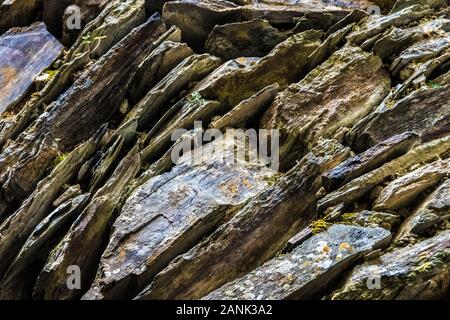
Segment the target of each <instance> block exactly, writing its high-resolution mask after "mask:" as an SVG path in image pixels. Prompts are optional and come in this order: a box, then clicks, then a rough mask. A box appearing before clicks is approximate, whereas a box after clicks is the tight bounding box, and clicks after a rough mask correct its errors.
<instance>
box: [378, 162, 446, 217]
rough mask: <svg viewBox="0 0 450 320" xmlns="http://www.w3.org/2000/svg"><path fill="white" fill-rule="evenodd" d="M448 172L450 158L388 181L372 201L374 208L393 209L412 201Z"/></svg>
mask: <svg viewBox="0 0 450 320" xmlns="http://www.w3.org/2000/svg"><path fill="white" fill-rule="evenodd" d="M449 174H450V159H445V160H438V161H435V162H432V163H430V164H428V165H425V166H423V167H420V168H418V169H417V170H414V171H412V172H410V173H408V174H406V175H404V176H402V177H400V178H398V179H396V180H394V181H392V182H391V183H389V184H388V185H387V186H386V187H385V188H384V189H383V191H382V192H381V194H380V195H379V197H378V198H377V200H376V201H375V203H374V206H373V208H374V209H375V210H389V211H394V210H398V209H400V208H402V207H405V206H407V205H408V204H410V203H412V202H414V201H415V200H416V199H417V196H418V195H420V194H421V193H422V192H424V191H425V190H427V189H429V188H431V187H433V186H435V185H437V183H438V182H439V181H440V180H441V179H442V178H444V177H445V176H448V175H449Z"/></svg>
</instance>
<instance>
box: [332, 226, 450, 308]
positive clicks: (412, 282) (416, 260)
mask: <svg viewBox="0 0 450 320" xmlns="http://www.w3.org/2000/svg"><path fill="white" fill-rule="evenodd" d="M449 262H450V230H446V231H443V232H442V233H440V234H438V235H436V236H434V237H433V238H431V239H428V240H424V241H421V242H419V243H417V244H415V245H413V246H409V247H406V248H402V249H397V250H394V251H392V252H389V253H385V254H384V255H382V256H381V257H380V258H379V262H377V263H373V262H368V263H365V264H363V265H361V266H358V267H356V268H355V270H354V271H353V273H352V274H351V276H350V278H349V279H348V280H347V281H346V283H345V285H344V286H343V287H342V288H341V289H339V290H337V291H336V292H335V293H334V294H333V296H332V299H334V300H347V299H348V300H353V299H359V300H369V299H377V300H394V299H396V300H410V299H419V300H420V299H440V298H444V297H445V295H446V294H447V292H448V289H449V286H450V269H449Z"/></svg>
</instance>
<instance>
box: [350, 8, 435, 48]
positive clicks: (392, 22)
mask: <svg viewBox="0 0 450 320" xmlns="http://www.w3.org/2000/svg"><path fill="white" fill-rule="evenodd" d="M433 13H434V10H433V9H430V8H429V7H427V6H423V5H419V4H418V5H412V6H408V7H406V8H404V9H401V10H399V11H397V12H394V13H391V14H389V15H387V16H377V15H372V16H369V17H368V18H366V19H364V20H362V21H361V23H360V25H359V26H358V28H355V30H354V31H353V32H352V33H350V34H349V36H348V40H349V41H350V42H351V43H354V44H356V45H362V44H363V43H364V41H367V40H368V39H370V38H373V37H375V36H377V35H380V34H382V33H383V32H384V31H385V30H387V29H388V28H390V27H399V26H402V25H407V24H409V23H410V22H413V21H417V20H419V19H421V18H424V17H427V16H430V15H432V14H433Z"/></svg>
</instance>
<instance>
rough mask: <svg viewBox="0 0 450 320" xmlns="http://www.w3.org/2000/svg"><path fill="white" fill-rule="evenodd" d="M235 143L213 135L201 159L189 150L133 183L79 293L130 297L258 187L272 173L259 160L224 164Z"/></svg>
mask: <svg viewBox="0 0 450 320" xmlns="http://www.w3.org/2000/svg"><path fill="white" fill-rule="evenodd" d="M235 148H244V146H243V145H235V142H234V140H233V139H230V138H228V137H226V138H222V139H219V140H215V141H214V142H213V143H211V144H208V145H205V146H204V150H203V157H202V159H203V161H200V162H199V163H198V164H196V163H191V161H192V154H188V155H185V156H183V158H181V159H180V160H179V161H178V163H177V165H176V166H175V167H174V168H173V169H172V171H170V172H169V173H166V174H163V175H161V176H157V177H155V178H153V179H150V180H149V181H148V182H146V183H144V184H143V185H141V186H140V187H139V188H137V189H136V190H135V191H134V192H133V194H132V195H131V196H130V197H129V199H128V200H127V202H126V204H125V206H124V207H123V209H122V212H121V214H120V216H119V218H118V219H117V220H116V222H115V223H114V226H113V233H112V236H111V240H110V242H109V244H108V247H107V249H106V251H105V253H104V254H103V257H102V260H101V264H100V269H99V271H98V273H97V279H96V281H95V282H94V284H93V286H92V288H91V290H90V291H89V292H88V293H87V294H86V295H85V297H84V298H86V299H115V298H117V297H121V296H128V297H129V298H132V297H134V295H136V294H138V293H139V292H140V291H141V290H142V289H143V288H144V287H145V285H146V284H147V283H148V282H149V281H150V280H151V279H152V278H153V277H154V276H155V275H156V274H157V273H158V272H159V271H161V270H162V269H163V268H164V267H165V266H166V265H167V264H168V263H169V262H170V260H172V259H173V258H175V257H176V256H177V255H179V254H181V253H183V252H185V251H187V250H189V249H190V248H191V247H193V246H194V245H195V244H196V242H197V241H199V240H200V239H201V238H202V237H204V236H205V235H207V234H208V233H209V232H211V231H212V230H214V228H215V227H216V226H217V224H218V222H219V221H221V220H222V219H223V218H224V217H227V218H228V217H231V215H232V212H233V211H234V210H235V209H236V207H239V206H241V205H243V204H244V203H245V202H247V201H248V200H249V199H251V198H253V197H254V196H256V195H257V194H258V193H260V192H261V191H262V190H264V189H265V188H266V187H267V185H268V183H267V181H266V180H268V179H270V177H271V176H272V175H273V174H274V172H273V171H271V170H270V169H268V168H265V167H264V166H263V163H262V162H260V161H259V160H257V161H256V162H255V163H252V164H251V165H250V164H248V163H245V162H242V163H240V162H238V163H235V164H227V163H224V158H225V157H227V155H232V154H233V153H234V150H235ZM249 152H251V153H253V152H256V150H250V151H249ZM255 157H257V155H256V154H255ZM136 250H138V252H139V253H138V254H136Z"/></svg>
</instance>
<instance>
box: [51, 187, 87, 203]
mask: <svg viewBox="0 0 450 320" xmlns="http://www.w3.org/2000/svg"><path fill="white" fill-rule="evenodd" d="M81 192H82V191H81V187H80V185H79V184H77V185H74V186H70V187H69V188H67V190H66V191H64V193H63V194H62V195H60V196H59V197H58V199H56V200H55V201H53V206H54V207H55V208H57V207H59V206H61V205H62V204H63V203H64V202H66V201H68V200H69V199H71V198H74V197H77V196H79V195H81Z"/></svg>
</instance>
